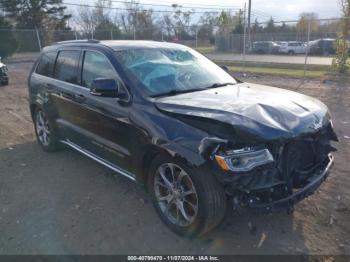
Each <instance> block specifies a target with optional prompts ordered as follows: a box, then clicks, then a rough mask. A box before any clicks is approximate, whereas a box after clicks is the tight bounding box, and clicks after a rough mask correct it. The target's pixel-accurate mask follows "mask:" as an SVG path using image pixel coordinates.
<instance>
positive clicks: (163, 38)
mask: <svg viewBox="0 0 350 262" xmlns="http://www.w3.org/2000/svg"><path fill="white" fill-rule="evenodd" d="M161 32H162V42H163V41H164V32H163V28H162V29H161Z"/></svg>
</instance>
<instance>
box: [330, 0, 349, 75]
mask: <svg viewBox="0 0 350 262" xmlns="http://www.w3.org/2000/svg"><path fill="white" fill-rule="evenodd" d="M339 2H340V7H341V11H342V13H343V19H342V23H341V24H342V27H341V33H340V34H339V36H338V38H337V44H336V49H337V50H336V56H335V58H334V59H333V67H334V68H335V69H336V70H337V71H338V72H339V73H345V72H347V70H348V69H349V66H350V64H349V62H348V58H349V51H350V45H349V41H348V39H349V31H350V0H340V1H339Z"/></svg>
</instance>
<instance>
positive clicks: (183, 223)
mask: <svg viewBox="0 0 350 262" xmlns="http://www.w3.org/2000/svg"><path fill="white" fill-rule="evenodd" d="M148 189H149V191H150V193H151V197H152V202H153V204H154V206H155V208H156V210H157V212H158V214H159V215H160V217H161V219H162V220H163V222H164V223H165V224H166V225H167V226H168V227H169V228H170V229H172V230H173V231H174V232H175V233H177V234H180V235H185V236H195V235H202V234H205V233H207V232H209V231H210V230H212V229H214V228H215V227H216V226H218V225H219V224H220V222H221V221H222V220H223V218H224V215H225V211H226V202H227V201H226V195H225V193H224V190H223V187H222V186H221V185H220V184H219V183H218V181H216V179H215V178H214V177H213V176H212V175H211V174H206V173H200V174H199V173H197V171H196V170H193V169H190V168H188V167H186V166H184V165H183V164H180V163H178V162H177V161H174V159H172V158H171V157H165V156H158V157H157V158H156V159H155V160H154V161H153V163H152V165H151V168H150V173H149V176H148Z"/></svg>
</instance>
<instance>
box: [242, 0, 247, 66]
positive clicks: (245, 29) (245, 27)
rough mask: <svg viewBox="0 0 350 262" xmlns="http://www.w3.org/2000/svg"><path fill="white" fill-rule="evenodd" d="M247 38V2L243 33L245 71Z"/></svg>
mask: <svg viewBox="0 0 350 262" xmlns="http://www.w3.org/2000/svg"><path fill="white" fill-rule="evenodd" d="M246 38H247V3H245V4H244V34H243V68H244V71H245V64H246V57H245V55H246V44H247V43H246Z"/></svg>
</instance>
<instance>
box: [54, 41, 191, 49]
mask: <svg viewBox="0 0 350 262" xmlns="http://www.w3.org/2000/svg"><path fill="white" fill-rule="evenodd" d="M82 44H83V45H86V44H96V45H104V46H108V47H110V48H112V49H114V50H116V51H118V50H127V49H144V48H187V47H185V46H184V45H180V44H176V43H169V42H160V41H145V40H107V41H98V40H72V41H63V42H58V43H56V45H82Z"/></svg>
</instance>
